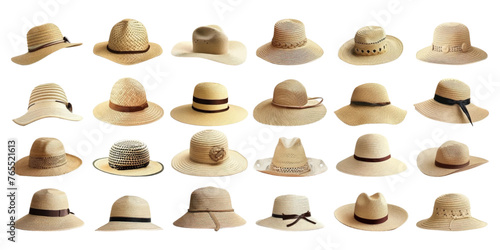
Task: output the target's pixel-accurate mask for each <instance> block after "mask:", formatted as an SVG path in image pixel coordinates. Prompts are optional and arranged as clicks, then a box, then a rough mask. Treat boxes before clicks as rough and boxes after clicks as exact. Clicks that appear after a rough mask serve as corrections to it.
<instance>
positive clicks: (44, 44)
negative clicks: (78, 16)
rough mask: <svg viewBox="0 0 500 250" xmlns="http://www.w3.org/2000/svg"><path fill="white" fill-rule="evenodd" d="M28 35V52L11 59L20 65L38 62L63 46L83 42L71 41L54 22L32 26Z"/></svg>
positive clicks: (71, 45) (72, 45)
mask: <svg viewBox="0 0 500 250" xmlns="http://www.w3.org/2000/svg"><path fill="white" fill-rule="evenodd" d="M26 37H27V40H28V52H27V53H25V54H22V55H20V56H16V57H12V59H11V60H12V61H13V62H15V63H17V64H20V65H29V64H32V63H36V62H38V61H40V60H42V59H43V58H45V57H46V56H48V55H50V54H52V53H54V52H56V51H58V50H60V49H62V48H68V47H74V46H79V45H82V44H81V43H70V42H69V40H68V38H66V37H65V36H63V35H62V33H61V31H60V30H59V28H58V27H57V26H56V25H55V24H52V23H46V24H43V25H40V26H36V27H33V28H31V29H30V30H29V31H28V34H27V35H26Z"/></svg>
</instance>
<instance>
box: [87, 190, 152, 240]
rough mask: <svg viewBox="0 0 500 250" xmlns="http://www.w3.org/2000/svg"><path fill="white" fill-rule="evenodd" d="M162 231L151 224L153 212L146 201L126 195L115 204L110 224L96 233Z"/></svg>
mask: <svg viewBox="0 0 500 250" xmlns="http://www.w3.org/2000/svg"><path fill="white" fill-rule="evenodd" d="M161 229H162V228H161V227H159V226H157V225H155V224H153V223H151V212H150V209H149V204H148V202H147V201H146V200H144V199H143V198H141V197H137V196H129V195H126V196H123V197H121V198H120V199H118V200H116V201H115V203H113V206H112V207H111V215H110V216H109V222H108V223H106V224H105V225H104V226H102V227H100V228H98V229H96V231H119V230H161Z"/></svg>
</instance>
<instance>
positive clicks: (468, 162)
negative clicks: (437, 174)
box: [434, 161, 470, 169]
mask: <svg viewBox="0 0 500 250" xmlns="http://www.w3.org/2000/svg"><path fill="white" fill-rule="evenodd" d="M469 164H470V161H467V162H466V163H464V164H445V163H441V162H438V161H435V162H434V165H436V167H440V168H449V169H458V168H463V167H467V166H469Z"/></svg>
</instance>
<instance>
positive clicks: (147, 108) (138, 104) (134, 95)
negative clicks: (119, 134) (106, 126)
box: [94, 78, 163, 126]
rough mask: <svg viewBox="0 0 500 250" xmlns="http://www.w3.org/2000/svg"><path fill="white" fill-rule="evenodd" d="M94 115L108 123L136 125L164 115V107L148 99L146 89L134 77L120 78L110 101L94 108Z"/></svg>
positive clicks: (112, 91) (112, 90) (113, 89)
mask: <svg viewBox="0 0 500 250" xmlns="http://www.w3.org/2000/svg"><path fill="white" fill-rule="evenodd" d="M94 116H95V117H96V118H97V119H99V120H101V121H103V122H107V123H111V124H114V125H121V126H134V125H142V124H148V123H152V122H154V121H156V120H158V119H160V118H161V117H162V116H163V109H162V108H161V107H160V106H159V105H158V104H156V103H153V102H149V101H148V100H147V99H146V90H145V89H144V87H143V86H142V84H141V83H140V82H138V81H137V80H135V79H132V78H122V79H120V80H118V81H117V82H116V83H115V85H113V88H112V89H111V96H110V98H109V101H106V102H103V103H101V104H99V105H97V106H96V107H95V108H94Z"/></svg>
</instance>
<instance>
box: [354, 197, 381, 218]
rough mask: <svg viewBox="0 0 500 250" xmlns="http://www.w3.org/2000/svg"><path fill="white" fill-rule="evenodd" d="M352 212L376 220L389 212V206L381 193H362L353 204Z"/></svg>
mask: <svg viewBox="0 0 500 250" xmlns="http://www.w3.org/2000/svg"><path fill="white" fill-rule="evenodd" d="M354 214H355V215H356V216H358V217H361V218H363V219H368V220H378V219H381V218H383V217H385V216H387V215H388V214H389V208H388V206H387V201H386V200H385V198H384V196H383V195H382V194H381V193H376V194H374V195H371V196H368V195H367V194H365V193H362V194H360V195H359V196H358V199H357V200H356V204H355V205H354Z"/></svg>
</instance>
